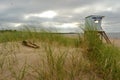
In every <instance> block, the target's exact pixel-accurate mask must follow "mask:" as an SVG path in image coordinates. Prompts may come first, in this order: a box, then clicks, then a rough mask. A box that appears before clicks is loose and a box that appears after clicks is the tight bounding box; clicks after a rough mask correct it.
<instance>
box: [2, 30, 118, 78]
mask: <svg viewBox="0 0 120 80" xmlns="http://www.w3.org/2000/svg"><path fill="white" fill-rule="evenodd" d="M84 37H85V39H83V38H82V37H81V36H80V35H79V34H78V36H76V38H72V37H65V36H63V35H62V34H52V33H48V32H42V33H41V32H33V31H30V30H28V31H12V32H11V31H6V32H2V33H0V43H1V44H0V80H120V77H119V75H120V60H119V58H120V50H119V48H117V47H115V46H113V45H112V44H106V43H103V42H102V41H101V40H100V39H99V36H98V35H97V33H96V32H89V31H88V33H87V34H85V36H84ZM23 40H31V41H33V42H36V43H40V44H41V45H42V47H40V49H35V50H34V49H33V51H34V53H33V54H36V55H37V57H38V58H37V57H36V58H37V61H36V65H35V64H34V63H32V64H33V65H32V64H28V62H27V58H25V59H24V60H23V61H21V60H19V56H18V55H19V52H21V53H22V51H21V49H20V48H21V47H20V45H21V44H18V42H22V41H23ZM41 48H42V49H41ZM41 51H42V52H41ZM27 55H30V54H29V53H28V54H27ZM20 61H21V62H22V63H20ZM31 61H32V60H31Z"/></svg>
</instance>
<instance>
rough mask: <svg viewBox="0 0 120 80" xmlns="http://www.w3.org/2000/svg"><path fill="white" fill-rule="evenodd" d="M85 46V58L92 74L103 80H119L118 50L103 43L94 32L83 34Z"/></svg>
mask: <svg viewBox="0 0 120 80" xmlns="http://www.w3.org/2000/svg"><path fill="white" fill-rule="evenodd" d="M88 27H90V26H88ZM85 45H87V48H86V50H85V51H86V56H87V58H88V59H89V60H90V61H91V67H92V68H93V70H94V72H96V73H97V74H98V76H99V77H101V78H102V79H104V80H120V77H119V76H118V75H120V64H119V62H120V60H119V58H120V50H119V49H118V48H117V47H115V46H113V45H112V44H106V43H103V42H102V41H101V40H100V38H99V35H98V33H97V32H96V31H95V30H94V31H91V30H88V31H87V32H86V33H85Z"/></svg>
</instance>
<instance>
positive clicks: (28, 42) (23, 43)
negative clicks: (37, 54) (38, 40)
mask: <svg viewBox="0 0 120 80" xmlns="http://www.w3.org/2000/svg"><path fill="white" fill-rule="evenodd" d="M22 45H24V46H27V47H31V48H39V46H38V45H37V44H34V43H32V42H31V41H27V40H24V41H22Z"/></svg>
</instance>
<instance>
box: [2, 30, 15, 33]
mask: <svg viewBox="0 0 120 80" xmlns="http://www.w3.org/2000/svg"><path fill="white" fill-rule="evenodd" d="M16 31H17V30H0V33H3V32H16Z"/></svg>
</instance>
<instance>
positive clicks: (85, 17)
mask: <svg viewBox="0 0 120 80" xmlns="http://www.w3.org/2000/svg"><path fill="white" fill-rule="evenodd" d="M89 17H101V18H104V17H105V16H100V15H90V16H87V17H85V18H89Z"/></svg>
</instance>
